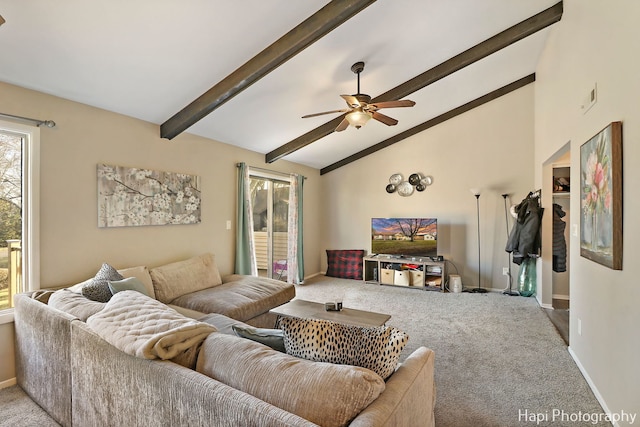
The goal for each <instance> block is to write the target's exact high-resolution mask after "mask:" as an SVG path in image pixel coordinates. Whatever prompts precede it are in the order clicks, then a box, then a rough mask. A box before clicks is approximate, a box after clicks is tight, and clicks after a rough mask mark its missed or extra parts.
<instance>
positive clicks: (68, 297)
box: [48, 289, 105, 322]
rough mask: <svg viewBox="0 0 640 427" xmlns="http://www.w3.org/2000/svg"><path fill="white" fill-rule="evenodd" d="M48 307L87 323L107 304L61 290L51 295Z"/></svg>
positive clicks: (67, 290)
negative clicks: (88, 319) (90, 317)
mask: <svg viewBox="0 0 640 427" xmlns="http://www.w3.org/2000/svg"><path fill="white" fill-rule="evenodd" d="M48 305H49V307H53V308H55V309H57V310H60V311H64V312H65V313H68V314H70V315H72V316H75V317H77V318H78V319H80V320H82V321H83V322H86V321H87V318H89V316H92V315H94V314H96V313H97V312H99V311H100V310H102V309H103V308H104V306H105V303H103V302H97V301H92V300H90V299H88V298H85V297H84V296H82V295H81V294H79V293H77V292H73V291H71V290H69V289H60V290H59V291H55V292H54V293H53V295H51V297H50V298H49V303H48Z"/></svg>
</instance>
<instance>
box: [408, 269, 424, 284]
mask: <svg viewBox="0 0 640 427" xmlns="http://www.w3.org/2000/svg"><path fill="white" fill-rule="evenodd" d="M409 275H410V278H411V286H424V273H423V272H422V271H420V270H409Z"/></svg>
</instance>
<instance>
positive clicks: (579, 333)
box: [578, 318, 582, 336]
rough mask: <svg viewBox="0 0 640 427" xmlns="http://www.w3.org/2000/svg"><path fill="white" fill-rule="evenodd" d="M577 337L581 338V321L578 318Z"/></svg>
mask: <svg viewBox="0 0 640 427" xmlns="http://www.w3.org/2000/svg"><path fill="white" fill-rule="evenodd" d="M578 335H580V336H582V319H580V318H578Z"/></svg>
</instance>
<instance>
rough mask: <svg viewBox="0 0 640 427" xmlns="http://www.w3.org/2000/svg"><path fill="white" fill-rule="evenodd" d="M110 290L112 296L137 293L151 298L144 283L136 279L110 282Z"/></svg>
mask: <svg viewBox="0 0 640 427" xmlns="http://www.w3.org/2000/svg"><path fill="white" fill-rule="evenodd" d="M109 290H111V294H112V295H115V294H117V293H118V292H121V291H137V292H140V293H141V294H143V295H146V296H149V294H148V293H147V288H146V286H144V283H142V282H141V281H140V280H139V279H137V278H136V277H128V278H125V279H122V280H109Z"/></svg>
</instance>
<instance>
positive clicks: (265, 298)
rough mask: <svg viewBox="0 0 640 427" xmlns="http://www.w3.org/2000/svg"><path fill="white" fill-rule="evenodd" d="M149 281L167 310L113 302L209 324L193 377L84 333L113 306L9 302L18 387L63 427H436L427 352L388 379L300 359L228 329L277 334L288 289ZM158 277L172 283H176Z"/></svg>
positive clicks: (77, 298) (71, 296) (240, 280)
mask: <svg viewBox="0 0 640 427" xmlns="http://www.w3.org/2000/svg"><path fill="white" fill-rule="evenodd" d="M190 261H193V260H190ZM183 266H184V265H183ZM173 267H175V266H171V268H168V269H165V272H167V271H173V270H172V269H173ZM191 267H193V265H191ZM196 269H197V267H196ZM137 270H140V269H137ZM142 270H143V271H144V268H143V269H142ZM158 272H162V268H161V270H158V271H156V272H155V273H158ZM149 275H150V277H151V278H152V281H151V282H152V286H154V291H155V297H156V298H158V296H160V298H158V299H159V300H160V299H161V298H162V299H165V301H161V302H169V303H170V304H169V305H164V304H160V303H158V302H157V301H155V300H152V299H148V298H147V297H144V296H141V295H140V294H137V293H135V292H133V291H127V292H123V293H122V294H119V296H118V299H119V301H126V298H132V300H140V299H147V300H148V301H149V305H150V306H153V307H154V308H155V309H156V310H161V311H162V310H167V311H170V312H171V313H174V314H172V315H177V313H175V311H173V309H171V308H170V305H173V307H176V308H177V309H178V310H179V311H181V312H182V313H183V314H185V315H187V316H191V317H192V318H198V319H200V320H201V321H199V323H203V322H206V324H207V325H211V326H213V327H214V328H215V329H216V330H217V332H213V333H210V334H208V335H207V337H206V339H204V341H202V343H201V344H200V345H198V346H197V347H194V350H193V351H194V352H195V353H194V356H195V358H194V359H193V360H194V361H197V364H195V366H194V369H191V368H189V367H185V366H184V363H182V364H181V363H176V362H177V361H176V360H159V359H145V358H141V357H135V356H133V355H131V354H127V352H125V351H123V350H121V349H119V348H117V347H116V346H114V345H112V344H110V343H109V342H107V340H105V339H104V338H103V337H102V336H101V333H104V331H97V330H95V329H92V327H91V326H90V325H91V324H93V325H95V324H96V322H94V321H93V319H95V318H96V317H99V316H102V315H103V314H104V313H105V312H106V311H108V307H109V306H111V305H112V302H110V303H107V305H103V306H104V307H105V308H104V309H102V308H101V307H102V306H101V305H100V304H103V303H92V302H90V301H87V300H86V299H84V297H82V296H81V295H80V294H78V293H77V292H73V291H70V290H59V291H57V292H55V293H54V294H53V295H51V298H54V301H55V298H58V299H60V300H63V301H65V304H61V303H60V301H58V302H57V303H56V304H57V307H59V308H62V310H61V309H59V308H55V307H54V306H52V305H50V304H47V303H46V298H45V299H42V298H35V297H39V295H38V294H37V293H35V294H34V293H26V294H20V295H17V296H16V297H15V306H16V310H15V327H16V353H17V354H16V365H17V380H18V384H19V385H20V386H21V387H22V388H23V389H24V390H25V391H26V392H27V393H28V394H29V395H30V396H31V397H32V398H33V399H34V401H36V402H37V403H38V404H39V405H40V406H41V407H42V408H43V409H45V410H46V411H47V412H48V413H49V414H50V415H51V416H52V417H53V418H55V419H56V420H57V421H58V422H59V423H60V424H61V425H63V426H125V425H126V426H148V425H153V426H234V427H235V426H339V425H351V426H416V425H421V426H430V425H434V414H433V405H434V401H435V386H434V372H433V369H434V354H433V352H432V351H431V350H428V349H427V348H424V347H421V348H419V349H418V350H416V351H415V352H414V353H413V354H411V355H410V356H409V357H407V358H406V359H405V360H404V361H403V362H402V363H401V364H400V365H399V367H398V369H397V370H396V371H395V372H394V373H393V374H392V375H391V376H390V377H389V378H388V379H386V381H383V380H382V379H381V378H380V377H379V376H377V375H376V374H375V373H374V372H372V371H369V370H368V369H365V368H360V367H356V366H347V365H337V364H330V363H323V362H312V361H309V360H304V359H299V358H296V357H293V356H290V355H288V354H286V353H281V352H278V351H276V350H273V349H272V348H270V347H267V346H265V345H263V344H260V343H257V342H255V341H251V340H248V339H245V338H240V337H238V336H236V335H234V334H233V333H232V330H231V326H232V325H241V326H246V324H245V322H246V323H249V324H253V325H254V326H258V327H270V326H273V323H272V321H273V319H272V318H271V317H270V316H269V315H268V310H269V309H270V308H272V307H273V306H272V305H273V304H275V305H279V304H282V303H283V302H282V300H283V299H287V298H289V299H291V298H292V297H293V295H294V294H295V290H294V289H292V290H287V289H289V288H293V287H292V286H291V285H286V284H283V283H281V282H277V283H272V282H275V281H269V280H268V279H267V280H264V279H257V278H250V277H244V276H231V277H230V278H228V279H227V278H225V280H224V281H223V280H220V282H221V283H220V284H218V285H216V286H214V287H213V288H219V292H213V288H211V287H207V288H202V289H199V290H196V291H193V292H186V293H184V294H182V295H178V296H175V295H170V293H166V292H164V293H163V290H161V289H160V288H161V286H162V280H163V279H162V277H160V275H159V274H154V269H151V270H149ZM123 276H124V274H123ZM163 277H164V278H165V279H167V283H174V284H176V282H175V280H176V277H175V276H174V277H172V276H171V275H170V274H165V275H164V276H163ZM232 283H236V285H233V284H232ZM260 284H262V285H263V286H262V287H261V286H260ZM183 285H185V286H187V287H189V286H191V285H189V284H185V283H183ZM179 286H182V285H179ZM198 286H199V285H196V287H198ZM234 288H235V289H234ZM75 290H76V291H77V288H76V289H75ZM158 290H160V292H158ZM179 293H180V292H179ZM56 294H58V295H56ZM134 295H135V298H133V296H134ZM277 295H280V296H277ZM289 295H290V296H289ZM54 296H55V297H54ZM61 296H63V297H61ZM174 296H175V298H174ZM51 298H49V301H51ZM168 298H172V299H171V300H170V301H167V299H168ZM225 299H227V300H228V301H229V303H228V304H225V303H224V301H225ZM114 300H115V298H114ZM205 300H208V301H209V302H208V303H205V302H203V301H205ZM287 300H288V299H287ZM284 302H286V301H284ZM177 303H180V305H182V307H180V306H178V305H176V304H177ZM56 304H54V305H56ZM87 307H89V308H87ZM265 310H266V311H265ZM74 313H75V314H74ZM89 313H96V314H89ZM97 313H100V314H97ZM202 313H214V314H204V315H203V314H202ZM215 313H217V314H215ZM92 315H93V316H94V318H93V319H90V318H91V316H92ZM234 316H236V318H235V319H234V318H233V317H234ZM83 318H84V319H83ZM87 319H88V320H87ZM85 320H87V321H86V322H85ZM141 328H142V327H141Z"/></svg>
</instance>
